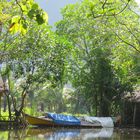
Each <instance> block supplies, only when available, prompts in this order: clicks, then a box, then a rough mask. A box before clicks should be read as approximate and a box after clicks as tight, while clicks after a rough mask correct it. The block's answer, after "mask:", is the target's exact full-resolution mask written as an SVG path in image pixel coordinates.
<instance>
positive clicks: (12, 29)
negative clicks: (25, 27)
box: [9, 23, 20, 34]
mask: <svg viewBox="0 0 140 140" xmlns="http://www.w3.org/2000/svg"><path fill="white" fill-rule="evenodd" d="M19 27H20V25H19V23H13V24H11V26H10V28H9V32H10V33H12V34H14V33H16V32H18V30H19Z"/></svg>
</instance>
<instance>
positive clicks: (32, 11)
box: [28, 9, 35, 19]
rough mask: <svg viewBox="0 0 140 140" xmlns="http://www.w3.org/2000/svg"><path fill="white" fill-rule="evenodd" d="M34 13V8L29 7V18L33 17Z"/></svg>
mask: <svg viewBox="0 0 140 140" xmlns="http://www.w3.org/2000/svg"><path fill="white" fill-rule="evenodd" d="M34 14H35V10H34V9H31V10H30V11H29V12H28V17H29V18H30V19H33V17H34Z"/></svg>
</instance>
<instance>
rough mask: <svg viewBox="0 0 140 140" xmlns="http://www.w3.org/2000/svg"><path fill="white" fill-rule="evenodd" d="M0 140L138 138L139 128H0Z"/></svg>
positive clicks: (132, 139) (110, 139)
mask: <svg viewBox="0 0 140 140" xmlns="http://www.w3.org/2000/svg"><path fill="white" fill-rule="evenodd" d="M0 140H140V129H112V128H102V129H64V128H59V129H58V128H57V129H51V128H45V129H43V128H42V129H38V128H28V129H21V130H9V131H6V130H0Z"/></svg>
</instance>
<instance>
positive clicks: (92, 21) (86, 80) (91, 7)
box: [56, 0, 139, 116]
mask: <svg viewBox="0 0 140 140" xmlns="http://www.w3.org/2000/svg"><path fill="white" fill-rule="evenodd" d="M130 5H131V6H130ZM133 7H136V4H135V3H134V2H133V1H132V2H131V1H123V2H122V1H116V2H113V1H105V2H104V3H103V2H102V1H91V0H83V1H82V2H81V3H76V4H73V5H68V6H66V7H65V8H64V9H63V10H62V15H63V19H62V20H61V21H60V22H58V23H57V26H56V27H57V31H56V32H57V33H58V34H59V35H61V36H62V37H65V38H67V39H68V40H69V41H70V42H71V43H72V44H73V51H72V52H71V57H70V59H69V65H70V67H71V69H70V71H71V73H70V75H71V82H72V84H73V86H74V87H75V88H76V89H80V92H82V93H83V97H85V98H87V99H86V101H87V104H88V103H90V104H92V107H91V105H87V106H88V108H89V112H90V113H93V112H94V113H95V114H96V115H97V114H98V111H99V115H101V116H109V115H110V112H109V109H110V107H109V106H110V105H111V104H112V103H113V100H115V97H118V98H119V99H120V98H121V95H122V94H124V93H125V92H127V91H131V90H132V85H134V84H135V82H132V79H133V76H131V72H130V71H131V70H132V65H133V64H134V63H133V57H130V54H133V53H134V51H135V50H133V48H134V47H133V46H134V45H131V44H130V43H127V42H125V41H124V40H123V38H127V39H128V36H129V35H131V36H132V34H131V33H132V31H131V32H130V31H129V30H128V29H129V27H130V25H129V27H128V29H126V27H125V24H122V21H123V23H126V24H127V23H128V24H129V23H132V24H131V26H132V27H131V29H132V30H133V28H136V25H138V22H139V18H138V16H137V14H136V13H135V12H134V11H132V9H133ZM132 17H133V20H134V21H135V22H133V21H132ZM133 23H134V24H133ZM138 28H139V27H138ZM122 29H123V31H122ZM122 37H123V38H122ZM137 38H138V37H133V38H132V41H133V39H134V41H133V42H135V41H136V39H137ZM131 47H132V48H131ZM124 50H125V52H124ZM120 53H121V54H120ZM124 53H126V55H124ZM118 54H119V56H117V55H118ZM118 57H119V60H118V59H117V58H118ZM126 85H127V86H126ZM118 98H117V99H118ZM89 101H90V102H89Z"/></svg>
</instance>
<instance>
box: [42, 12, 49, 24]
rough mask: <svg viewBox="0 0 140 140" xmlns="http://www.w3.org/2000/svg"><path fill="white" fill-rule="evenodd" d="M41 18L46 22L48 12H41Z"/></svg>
mask: <svg viewBox="0 0 140 140" xmlns="http://www.w3.org/2000/svg"><path fill="white" fill-rule="evenodd" d="M43 20H44V21H45V22H48V14H47V13H46V12H43Z"/></svg>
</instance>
